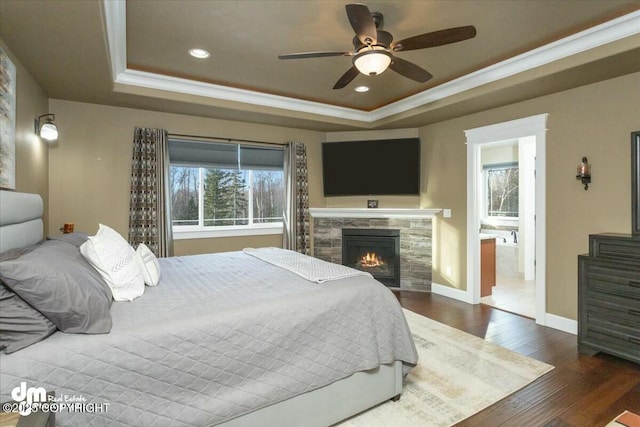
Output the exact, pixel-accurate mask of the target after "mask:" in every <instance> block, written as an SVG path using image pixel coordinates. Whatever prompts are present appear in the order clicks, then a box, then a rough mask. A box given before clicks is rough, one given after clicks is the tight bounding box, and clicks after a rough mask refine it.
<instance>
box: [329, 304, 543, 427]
mask: <svg viewBox="0 0 640 427" xmlns="http://www.w3.org/2000/svg"><path fill="white" fill-rule="evenodd" d="M404 312H405V315H406V317H407V321H408V323H409V327H410V328H411V332H412V333H413V338H414V341H415V343H416V347H417V349H418V355H419V362H418V365H417V366H416V367H415V368H413V369H412V370H411V372H410V373H409V375H407V378H405V382H404V391H403V393H402V397H401V398H400V400H398V401H396V402H392V401H387V402H384V403H382V404H380V405H378V406H376V407H374V408H372V409H370V410H368V411H366V412H363V413H361V414H359V415H357V416H355V417H352V418H350V419H348V420H346V421H344V422H342V423H340V424H338V425H339V426H341V427H357V426H363V427H364V426H366V427H374V426H394V427H395V426H411V427H418V426H425V427H426V426H429V427H431V426H450V425H453V424H455V423H457V422H460V421H462V420H463V419H465V418H467V417H469V416H471V415H473V414H475V413H477V412H479V411H481V410H482V409H484V408H486V407H488V406H490V405H492V404H494V403H495V402H497V401H498V400H500V399H502V398H504V397H506V396H508V395H509V394H511V393H513V392H515V391H516V390H519V389H520V388H522V387H524V386H525V385H527V384H529V383H531V382H532V381H534V380H535V379H537V378H539V377H540V376H542V375H544V374H545V373H547V372H549V371H550V370H552V369H553V366H551V365H548V364H546V363H543V362H540V361H538V360H534V359H531V358H529V357H526V356H523V355H521V354H518V353H515V352H513V351H511V350H507V349H506V348H504V347H500V346H498V345H495V344H492V343H490V342H488V341H485V340H483V339H480V338H477V337H475V336H473V335H470V334H467V333H465V332H462V331H460V330H458V329H454V328H451V327H449V326H447V325H443V324H442V323H439V322H436V321H434V320H431V319H428V318H426V317H424V316H420V315H419V314H415V313H413V312H411V311H408V310H404Z"/></svg>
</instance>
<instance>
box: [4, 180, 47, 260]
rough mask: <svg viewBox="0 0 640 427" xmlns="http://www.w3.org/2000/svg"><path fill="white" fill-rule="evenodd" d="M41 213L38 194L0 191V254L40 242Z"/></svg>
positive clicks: (42, 208) (42, 226)
mask: <svg viewBox="0 0 640 427" xmlns="http://www.w3.org/2000/svg"><path fill="white" fill-rule="evenodd" d="M43 211H44V205H43V203H42V197H40V195H39V194H31V193H17V192H15V191H5V190H0V253H2V252H4V251H6V250H8V249H12V248H20V247H23V246H28V245H32V244H34V243H38V242H40V241H41V240H42V239H43V237H44V236H43V233H44V224H43V222H42V213H43Z"/></svg>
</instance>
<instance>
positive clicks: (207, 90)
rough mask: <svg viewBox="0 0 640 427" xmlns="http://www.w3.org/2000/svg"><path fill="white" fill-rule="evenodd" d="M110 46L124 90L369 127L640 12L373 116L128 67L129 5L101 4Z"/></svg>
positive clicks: (563, 50)
mask: <svg viewBox="0 0 640 427" xmlns="http://www.w3.org/2000/svg"><path fill="white" fill-rule="evenodd" d="M102 4H103V9H104V18H105V27H106V34H107V45H108V52H109V57H110V58H109V60H110V64H111V73H112V78H113V82H114V83H115V84H117V85H121V88H120V89H121V90H123V91H125V90H126V87H133V88H143V89H150V90H162V91H169V92H174V93H180V94H188V95H192V96H198V97H205V98H209V99H211V100H220V101H232V102H237V103H241V104H250V105H257V106H263V107H270V108H276V109H279V110H287V111H295V112H297V113H300V112H302V113H308V114H313V115H317V116H322V117H331V118H340V119H347V120H353V121H356V122H361V123H366V124H371V123H374V122H376V121H378V120H382V119H386V118H388V117H391V116H394V115H396V114H400V113H405V112H407V111H410V110H412V109H415V108H418V107H422V106H424V105H428V104H430V103H433V102H435V101H438V100H441V99H444V98H447V97H449V96H452V95H456V94H459V93H462V92H465V91H467V90H470V89H474V88H477V87H480V86H482V85H485V84H488V83H492V82H496V81H499V80H502V79H504V78H507V77H510V76H513V75H516V74H519V73H522V72H525V71H527V70H531V69H534V68H536V67H540V66H543V65H546V64H549V63H551V62H554V61H558V60H560V59H563V58H567V57H569V56H572V55H575V54H578V53H580V52H584V51H587V50H590V49H594V48H597V47H600V46H603V45H606V44H609V43H612V42H615V41H617V40H620V39H623V38H626V37H630V36H633V35H636V34H640V10H637V11H635V12H632V13H629V14H626V15H623V16H621V17H619V18H616V19H613V20H611V21H608V22H605V23H603V24H600V25H597V26H595V27H592V28H589V29H586V30H584V31H581V32H579V33H576V34H573V35H571V36H568V37H565V38H563V39H560V40H557V41H555V42H552V43H549V44H547V45H544V46H541V47H539V48H537V49H533V50H531V51H529V52H525V53H523V54H520V55H517V56H514V57H512V58H509V59H507V60H504V61H502V62H499V63H496V64H493V65H490V66H488V67H485V68H483V69H481V70H478V71H475V72H473V73H470V74H467V75H465V76H462V77H459V78H457V79H455V80H452V81H449V82H447V83H444V84H441V85H439V86H437V87H434V88H431V89H427V90H425V91H423V92H420V93H417V94H415V95H412V96H409V97H407V98H405V99H402V100H400V101H396V102H393V103H391V104H388V105H385V106H383V107H380V108H378V109H376V110H373V111H361V110H357V109H352V108H345V107H339V106H334V105H330V104H323V103H319V102H312V101H306V100H300V99H296V98H289V97H285V96H279V95H272V94H267V93H261V92H256V91H250V90H246V89H237V88H232V87H227V86H221V85H216V84H211V83H204V82H198V81H193V80H187V79H181V78H177V77H171V76H166V75H162V74H157V73H149V72H142V71H137V70H130V69H127V68H126V64H127V52H126V27H127V25H126V19H127V17H126V0H103V2H102Z"/></svg>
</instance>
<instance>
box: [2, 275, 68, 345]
mask: <svg viewBox="0 0 640 427" xmlns="http://www.w3.org/2000/svg"><path fill="white" fill-rule="evenodd" d="M0 331H2V333H0V351H3V352H4V353H7V354H8V353H13V352H14V351H18V350H21V349H23V348H25V347H28V346H30V345H31V344H35V343H37V342H38V341H42V340H43V339H45V338H46V337H48V336H49V335H51V334H52V333H54V332H55V331H56V325H54V324H53V322H51V320H49V319H47V318H46V317H44V316H43V315H42V313H40V312H39V311H38V310H36V309H35V308H33V307H31V306H30V305H29V304H27V303H26V302H25V301H24V300H23V299H22V298H20V297H19V296H18V295H16V293H15V292H13V291H12V290H11V289H9V288H8V287H7V286H6V285H5V284H4V283H2V282H0Z"/></svg>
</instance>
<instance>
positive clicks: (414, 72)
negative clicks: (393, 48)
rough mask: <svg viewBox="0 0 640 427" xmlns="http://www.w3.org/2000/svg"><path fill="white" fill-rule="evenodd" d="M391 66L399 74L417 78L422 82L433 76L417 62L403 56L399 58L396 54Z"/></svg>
mask: <svg viewBox="0 0 640 427" xmlns="http://www.w3.org/2000/svg"><path fill="white" fill-rule="evenodd" d="M389 68H391V69H392V70H393V71H395V72H396V73H398V74H401V75H403V76H405V77H407V78H410V79H411V80H415V81H417V82H420V83H424V82H426V81H427V80H429V79H431V78H432V77H433V76H432V75H431V73H429V72H428V71H427V70H424V69H422V68H420V67H418V66H417V65H416V64H413V63H411V62H409V61H405V60H404V59H401V58H397V57H395V56H394V57H393V60H392V61H391V65H389Z"/></svg>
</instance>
